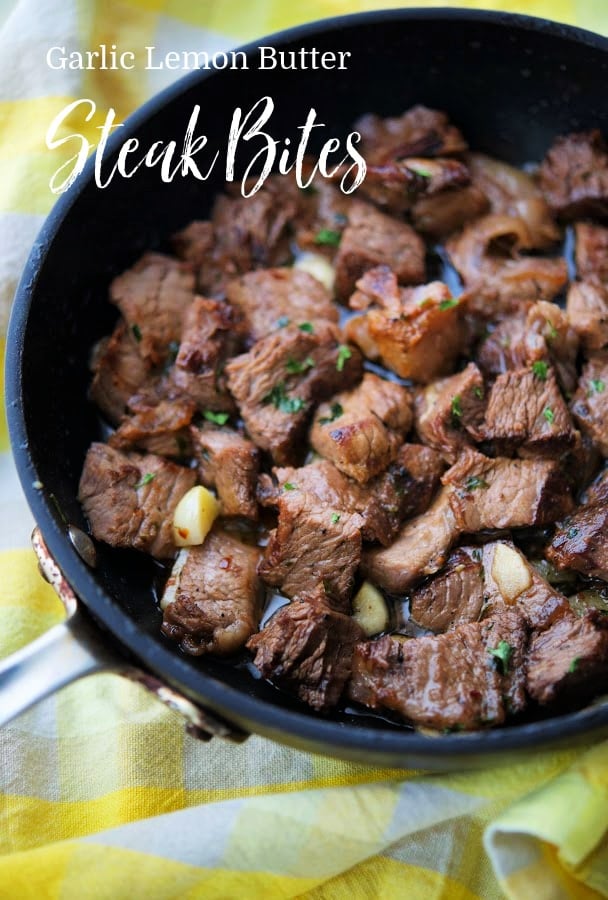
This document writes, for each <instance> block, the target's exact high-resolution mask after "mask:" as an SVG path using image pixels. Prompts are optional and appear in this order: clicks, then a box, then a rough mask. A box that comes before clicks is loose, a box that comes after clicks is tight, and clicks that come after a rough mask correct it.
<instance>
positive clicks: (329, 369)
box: [226, 320, 362, 465]
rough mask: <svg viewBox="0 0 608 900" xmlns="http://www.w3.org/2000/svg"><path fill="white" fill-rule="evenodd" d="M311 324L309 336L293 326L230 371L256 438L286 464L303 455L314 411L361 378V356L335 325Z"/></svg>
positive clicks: (233, 387) (270, 338)
mask: <svg viewBox="0 0 608 900" xmlns="http://www.w3.org/2000/svg"><path fill="white" fill-rule="evenodd" d="M307 324H308V330H305V331H303V330H302V329H301V328H299V327H298V326H297V325H288V326H286V327H285V328H282V329H281V330H280V331H277V332H275V333H274V334H270V335H268V337H265V338H263V339H262V340H260V341H258V342H257V343H256V344H254V345H253V347H252V348H251V350H250V351H249V352H248V353H245V354H242V355H241V356H237V357H236V358H235V359H232V360H231V361H230V362H229V363H228V364H227V366H226V373H227V375H228V384H229V387H230V391H231V393H232V395H233V397H234V398H235V400H236V402H237V404H238V407H239V410H240V413H241V416H242V417H243V420H244V422H245V425H246V428H247V431H248V433H249V435H250V437H251V438H252V440H253V441H254V442H255V443H256V444H257V446H258V447H261V448H262V449H263V450H267V451H268V452H269V453H270V454H271V455H272V458H273V460H274V461H275V463H278V464H280V465H289V464H291V463H293V462H296V461H297V459H298V457H299V456H301V455H303V453H302V451H303V450H304V444H305V441H304V437H305V434H306V428H307V425H308V421H309V418H310V413H311V411H312V409H313V408H314V406H316V404H317V403H318V402H319V401H321V400H324V399H325V398H326V397H330V396H331V395H332V394H334V393H336V391H339V390H343V389H346V388H349V387H351V386H352V385H353V384H354V383H355V382H356V381H358V379H359V377H360V375H361V368H362V367H361V357H360V355H359V353H358V351H357V350H355V349H350V348H348V347H346V346H345V345H343V344H341V343H340V332H339V331H338V329H337V328H336V326H335V325H334V324H333V323H331V322H325V321H323V320H317V321H316V322H315V323H314V326H313V325H311V324H310V323H307Z"/></svg>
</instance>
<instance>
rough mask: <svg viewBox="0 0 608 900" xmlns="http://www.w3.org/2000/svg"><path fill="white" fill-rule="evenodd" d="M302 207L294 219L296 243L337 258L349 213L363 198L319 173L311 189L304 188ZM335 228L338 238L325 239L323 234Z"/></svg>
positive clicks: (303, 248) (335, 236) (335, 235)
mask: <svg viewBox="0 0 608 900" xmlns="http://www.w3.org/2000/svg"><path fill="white" fill-rule="evenodd" d="M300 195H301V198H302V199H301V206H302V208H301V210H300V214H299V215H298V218H297V219H296V220H295V222H294V228H295V243H296V244H297V246H298V247H299V248H300V249H301V250H310V251H313V252H314V253H319V254H321V255H322V256H327V257H329V258H330V259H333V258H334V256H335V254H336V243H335V242H336V241H337V240H338V239H339V238H340V236H341V235H342V232H343V231H344V229H345V228H346V226H347V225H348V215H349V212H350V210H351V208H352V206H353V204H357V203H359V202H360V201H359V200H357V199H355V198H354V197H353V196H349V195H347V194H344V193H343V192H342V191H341V190H340V188H339V187H337V186H335V185H333V184H332V183H331V182H329V181H328V180H327V179H326V178H323V177H321V176H317V177H316V178H315V179H314V180H313V182H312V184H311V185H310V190H307V191H300ZM327 232H333V235H332V237H333V238H334V241H333V242H332V241H331V240H330V242H329V243H324V239H323V236H324V234H326V233H327Z"/></svg>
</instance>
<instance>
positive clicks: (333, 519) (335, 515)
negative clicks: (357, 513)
mask: <svg viewBox="0 0 608 900" xmlns="http://www.w3.org/2000/svg"><path fill="white" fill-rule="evenodd" d="M339 521H340V516H339V515H338V513H332V514H331V524H332V525H337V524H338V522H339Z"/></svg>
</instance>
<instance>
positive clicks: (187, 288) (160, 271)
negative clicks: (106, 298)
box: [110, 253, 195, 365]
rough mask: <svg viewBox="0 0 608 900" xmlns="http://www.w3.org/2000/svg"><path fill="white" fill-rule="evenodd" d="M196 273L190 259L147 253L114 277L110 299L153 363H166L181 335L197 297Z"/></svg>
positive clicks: (145, 356) (144, 353) (145, 354)
mask: <svg viewBox="0 0 608 900" xmlns="http://www.w3.org/2000/svg"><path fill="white" fill-rule="evenodd" d="M194 282H195V279H194V274H193V273H192V270H191V268H190V266H189V265H188V264H187V263H183V262H179V261H178V260H176V259H172V258H171V257H170V256H163V255H162V254H161V253H145V254H144V255H143V256H142V257H141V259H140V260H139V261H138V262H136V263H135V265H134V266H133V267H132V268H131V269H128V270H127V271H126V272H123V274H122V275H119V276H118V277H117V278H115V279H114V281H113V282H112V284H111V285H110V300H111V301H112V303H115V304H116V306H118V308H119V309H120V311H121V313H122V314H123V316H124V318H125V319H126V322H127V325H128V326H129V328H130V329H131V331H132V333H133V335H134V336H135V339H136V340H137V342H138V347H137V349H138V350H139V353H140V355H141V356H142V357H143V358H144V359H145V360H146V361H147V362H149V363H150V364H151V365H160V364H162V363H164V362H165V361H166V359H167V357H168V356H169V355H170V353H171V345H172V344H174V343H177V342H178V341H179V339H180V333H181V327H182V319H183V317H184V313H185V312H186V309H187V308H188V306H189V305H190V304H191V303H192V301H193V300H194Z"/></svg>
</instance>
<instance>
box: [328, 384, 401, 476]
mask: <svg viewBox="0 0 608 900" xmlns="http://www.w3.org/2000/svg"><path fill="white" fill-rule="evenodd" d="M411 424H412V402H411V396H410V393H409V391H408V390H407V388H404V387H402V386H401V385H400V384H396V383H395V382H393V381H386V380H385V379H383V378H380V377H379V376H378V375H374V374H373V373H371V372H367V373H366V374H365V375H364V376H363V381H362V382H361V384H359V385H358V386H357V387H356V388H354V389H353V390H351V391H349V392H348V393H344V394H338V395H336V396H335V397H332V399H331V401H328V402H326V403H322V404H321V405H320V406H319V408H318V410H317V412H316V415H315V419H314V422H313V426H312V429H311V433H310V442H311V444H312V446H313V447H314V449H315V450H316V451H317V453H319V454H320V455H321V456H323V457H325V458H326V459H329V460H331V462H333V463H334V465H335V466H337V467H338V469H340V471H342V472H344V473H345V474H346V475H349V476H350V477H351V478H354V479H355V481H358V482H359V483H360V484H365V483H366V482H368V481H369V480H370V478H373V477H374V475H378V474H379V473H380V472H382V471H384V469H386V467H387V466H388V464H389V463H390V462H392V461H393V460H394V459H395V457H396V455H397V451H398V449H399V447H400V446H401V444H402V443H403V438H404V436H405V434H406V433H407V432H408V431H409V429H410V426H411Z"/></svg>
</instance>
